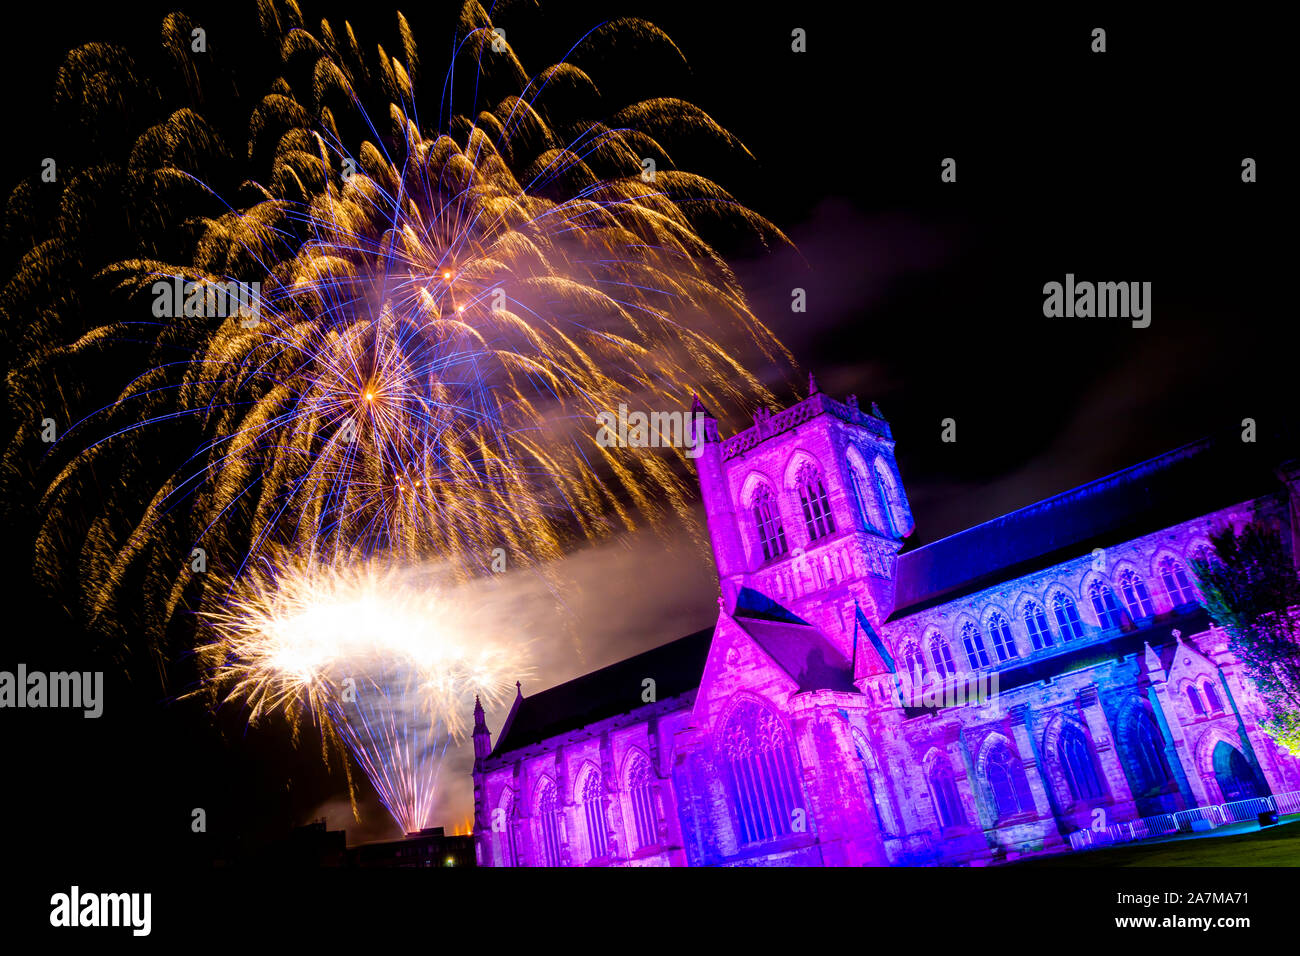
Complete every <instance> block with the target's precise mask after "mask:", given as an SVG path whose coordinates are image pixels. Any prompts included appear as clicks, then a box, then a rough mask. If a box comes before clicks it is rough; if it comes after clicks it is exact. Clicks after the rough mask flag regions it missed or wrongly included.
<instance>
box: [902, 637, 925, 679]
mask: <svg viewBox="0 0 1300 956" xmlns="http://www.w3.org/2000/svg"><path fill="white" fill-rule="evenodd" d="M903 664H904V666H905V667H906V668H907V674H908V676H909V677H911V678H912V680H914V681H916V682H917V683H920V682H921V680H922V678H924V677H925V656H924V655H923V654H922V653H921V648H919V647H917V646H916V645H915V644H908V645H907V647H906V648H905V649H904V651H903Z"/></svg>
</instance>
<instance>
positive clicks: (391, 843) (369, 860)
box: [347, 827, 474, 867]
mask: <svg viewBox="0 0 1300 956" xmlns="http://www.w3.org/2000/svg"><path fill="white" fill-rule="evenodd" d="M347 865H348V866H360V867H398V866H401V867H410V866H474V837H472V836H469V835H465V836H447V834H446V833H445V832H444V831H443V828H442V827H429V828H428V829H425V830H421V831H420V832H419V833H408V834H407V835H406V836H405V837H404V838H402V839H401V840H388V841H385V842H382V843H363V844H360V845H359V846H353V847H348V850H347Z"/></svg>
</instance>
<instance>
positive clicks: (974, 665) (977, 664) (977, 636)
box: [961, 621, 989, 670]
mask: <svg viewBox="0 0 1300 956" xmlns="http://www.w3.org/2000/svg"><path fill="white" fill-rule="evenodd" d="M961 643H962V646H963V647H964V648H965V649H966V662H967V663H968V664H970V669H971V670H978V669H979V668H981V667H988V666H989V652H988V651H987V650H985V649H984V635H983V634H982V633H980V629H979V626H978V625H977V624H975V622H974V621H967V622H966V625H965V626H964V627H963V628H962V629H961Z"/></svg>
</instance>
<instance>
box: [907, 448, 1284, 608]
mask: <svg viewBox="0 0 1300 956" xmlns="http://www.w3.org/2000/svg"><path fill="white" fill-rule="evenodd" d="M1279 460H1280V458H1278V457H1277V456H1276V455H1270V453H1269V452H1266V451H1261V450H1260V448H1259V446H1258V445H1255V444H1251V443H1246V442H1242V441H1240V440H1239V439H1238V440H1236V441H1232V440H1226V439H1225V440H1216V439H1209V438H1207V439H1203V440H1201V441H1198V442H1194V443H1192V444H1190V445H1186V446H1184V447H1182V448H1178V449H1175V450H1174V451H1171V452H1168V453H1166V454H1164V455H1161V456H1159V457H1158V458H1153V459H1151V460H1150V461H1145V462H1142V463H1141V464H1138V465H1133V466H1131V467H1129V468H1125V469H1124V470H1123V471H1118V472H1116V473H1115V474H1113V475H1109V476H1107V477H1105V478H1099V479H1097V480H1096V481H1092V482H1089V483H1088V484H1086V485H1081V486H1079V487H1078V488H1075V489H1073V490H1071V491H1067V492H1064V493H1062V494H1059V495H1055V496H1053V497H1051V498H1047V499H1045V500H1043V501H1040V502H1038V503H1037V504H1032V505H1030V506H1028V507H1027V508H1021V509H1020V510H1019V511H1013V512H1011V513H1010V514H1006V515H1003V516H1002V517H1000V518H995V519H993V520H992V521H986V522H984V523H983V524H980V525H976V526H974V527H973V528H968V529H967V530H965V531H961V532H958V533H957V534H954V535H950V536H949V537H947V538H943V539H941V540H939V541H935V542H933V543H932V544H928V545H925V546H924V547H921V548H917V549H916V550H915V551H905V552H903V553H902V554H900V555H899V556H898V567H897V570H896V572H895V590H894V609H893V611H892V612H891V613H890V615H889V618H888V619H889V620H890V621H896V620H898V619H900V618H902V617H905V616H906V615H908V614H914V613H916V612H917V611H921V610H924V609H925V608H928V607H933V606H935V605H937V604H943V603H946V602H948V601H953V600H956V599H957V598H960V597H963V596H964V595H967V594H971V593H974V592H976V591H979V590H982V589H984V588H986V587H991V586H992V585H994V584H997V583H998V582H1000V581H1005V580H1009V579H1011V578H1016V577H1020V576H1022V575H1025V574H1032V573H1034V572H1035V571H1041V570H1043V569H1044V568H1048V567H1051V566H1052V565H1054V564H1059V563H1061V562H1062V561H1068V560H1071V559H1073V558H1077V557H1079V556H1081V555H1084V554H1087V553H1088V552H1089V551H1091V550H1092V549H1093V548H1100V547H1109V546H1111V545H1114V544H1119V543H1120V542H1123V541H1128V540H1131V539H1133V538H1136V537H1140V536H1142V535H1144V534H1151V533H1152V532H1155V531H1158V530H1160V529H1161V528H1167V527H1170V526H1171V525H1175V524H1179V523H1181V522H1183V521H1188V520H1190V519H1192V518H1196V517H1198V516H1200V515H1204V514H1208V513H1210V512H1212V511H1217V510H1219V509H1220V508H1226V507H1228V506H1230V505H1234V504H1237V503H1239V502H1242V501H1248V500H1250V499H1252V498H1257V497H1260V496H1262V495H1266V494H1269V493H1272V492H1276V491H1278V490H1279V489H1280V484H1279V482H1278V479H1277V477H1276V476H1275V474H1274V472H1273V465H1275V464H1276V463H1277V462H1278V461H1279Z"/></svg>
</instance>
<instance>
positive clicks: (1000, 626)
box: [989, 614, 1020, 661]
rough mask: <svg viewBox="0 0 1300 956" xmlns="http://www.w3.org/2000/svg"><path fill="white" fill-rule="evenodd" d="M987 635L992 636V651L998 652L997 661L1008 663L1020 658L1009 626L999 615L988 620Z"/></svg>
mask: <svg viewBox="0 0 1300 956" xmlns="http://www.w3.org/2000/svg"><path fill="white" fill-rule="evenodd" d="M989 633H990V634H992V635H993V649H994V650H995V651H997V652H998V660H999V661H1009V660H1011V658H1013V657H1019V656H1020V655H1019V654H1018V653H1017V651H1016V642H1015V640H1014V639H1013V638H1012V637H1011V625H1010V624H1008V623H1007V619H1006V618H1005V617H1003V616H1002V615H1001V614H994V615H993V616H992V617H990V618H989Z"/></svg>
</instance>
